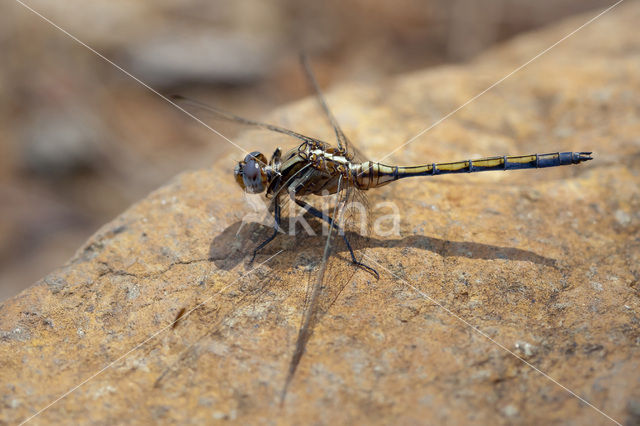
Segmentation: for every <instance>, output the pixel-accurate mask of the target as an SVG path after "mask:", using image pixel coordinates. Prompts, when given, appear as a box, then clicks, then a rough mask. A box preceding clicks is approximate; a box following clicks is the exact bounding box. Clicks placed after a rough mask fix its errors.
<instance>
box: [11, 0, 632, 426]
mask: <svg viewBox="0 0 640 426" xmlns="http://www.w3.org/2000/svg"><path fill="white" fill-rule="evenodd" d="M587 19H588V17H585V16H582V17H578V18H575V19H571V20H569V21H566V22H565V23H563V24H561V25H559V26H556V27H553V28H550V29H548V30H546V31H543V32H539V33H536V34H532V35H529V36H526V37H522V38H519V39H518V40H515V41H513V42H511V43H509V44H507V45H505V46H503V47H501V48H499V49H496V50H495V51H493V52H490V53H489V54H487V55H485V56H483V57H481V58H479V59H478V60H477V61H475V62H474V63H472V64H468V65H465V66H460V67H454V66H449V67H441V68H437V69H433V70H429V71H426V72H421V73H416V74H412V75H408V76H404V77H401V78H398V79H396V80H392V81H389V82H387V83H386V84H383V85H379V86H376V87H370V86H366V87H360V86H354V87H342V88H338V89H336V90H334V91H331V92H330V93H329V94H328V96H327V97H328V101H329V103H330V105H331V106H332V108H333V110H334V112H335V114H336V116H337V118H338V120H339V121H340V122H341V123H342V124H343V127H344V130H345V132H346V133H347V134H349V135H350V136H351V138H352V140H353V141H354V142H356V143H357V144H358V146H359V147H360V148H361V149H362V150H363V151H365V152H366V153H368V154H369V155H370V156H371V158H372V159H374V160H375V159H379V158H382V157H383V156H384V155H385V154H386V153H387V152H389V150H390V149H391V148H394V147H399V146H401V145H402V143H403V142H404V141H406V140H408V139H409V138H411V137H412V136H413V135H415V134H416V133H418V132H419V131H421V130H423V129H425V128H427V127H429V126H430V125H431V124H432V123H433V122H435V121H436V120H438V119H439V118H440V117H442V116H444V115H446V114H447V113H449V112H450V111H452V110H454V109H455V108H457V107H458V106H459V105H461V104H463V103H464V102H466V101H467V100H468V99H470V98H472V97H473V96H475V95H476V94H477V93H479V92H481V91H482V90H484V89H485V88H486V87H488V86H490V85H491V84H492V83H493V82H495V81H497V80H498V79H500V78H502V77H503V76H504V75H506V74H508V73H509V72H511V71H512V70H513V69H515V68H516V67H518V66H519V65H521V64H522V63H523V62H526V61H527V60H528V59H529V58H531V57H533V56H534V55H536V54H537V53H538V52H540V51H541V50H542V49H544V48H546V47H548V46H549V45H550V44H552V43H553V42H555V41H557V40H559V39H560V38H561V37H563V36H564V35H566V34H567V33H568V32H570V31H572V30H573V29H575V28H577V27H578V26H579V25H581V24H582V23H584V22H585V21H586V20H587ZM639 19H640V4H638V3H629V4H624V5H622V6H620V7H619V8H617V9H616V10H614V11H612V12H611V13H610V14H607V15H605V16H604V17H602V18H601V19H600V20H598V21H596V22H595V23H593V24H592V25H590V26H588V27H587V28H585V29H584V30H582V31H580V32H579V33H577V34H576V35H575V36H573V37H571V38H569V39H568V40H566V41H564V42H563V43H561V44H560V45H558V46H557V47H556V48H555V49H553V50H551V51H550V52H549V53H547V54H546V55H544V56H542V57H541V58H539V59H538V60H537V61H535V62H533V63H532V64H530V65H529V66H527V67H526V68H524V69H523V70H521V71H519V72H518V73H516V74H515V75H513V76H511V77H510V78H508V79H507V80H505V81H504V82H503V83H502V84H500V85H498V86H497V87H495V88H494V89H492V90H491V91H489V92H487V93H486V94H484V95H483V96H482V97H480V98H478V99H477V100H475V101H474V102H472V103H471V104H469V105H468V106H466V107H465V108H463V109H462V110H460V111H459V112H458V113H456V114H455V115H453V116H452V117H450V118H448V119H447V120H445V121H444V122H442V123H441V124H440V125H438V126H436V127H434V128H433V129H432V130H430V131H429V132H427V133H426V134H424V135H423V136H421V137H420V138H418V139H416V140H415V141H413V142H412V143H410V144H408V145H406V146H404V147H402V149H400V150H398V151H397V152H396V153H394V154H393V156H392V157H391V158H390V159H386V160H385V162H387V163H399V164H414V163H424V162H432V161H447V160H461V159H466V158H474V157H476V156H483V155H495V154H520V153H521V154H527V153H532V152H541V153H542V152H553V151H569V150H574V151H581V150H593V151H594V153H595V160H594V161H592V162H590V163H587V164H582V165H579V166H571V167H562V168H557V169H550V170H534V171H519V172H506V173H502V172H494V173H485V174H477V175H469V176H467V175H462V176H446V177H437V178H423V179H414V180H406V181H402V182H397V183H395V184H393V185H389V186H387V187H385V188H383V189H380V190H377V191H375V192H371V193H370V194H369V195H370V197H371V201H372V204H373V205H374V206H375V203H377V202H380V201H394V202H396V203H397V204H398V206H399V207H400V208H401V211H402V217H401V235H400V236H398V237H391V238H386V239H382V238H373V239H372V240H370V242H369V243H368V245H367V248H366V254H367V255H368V256H370V257H372V258H373V259H375V260H376V261H377V262H380V264H381V265H382V266H380V267H378V270H379V271H380V272H381V275H382V276H381V279H380V280H379V281H375V280H373V279H372V278H371V276H370V275H368V274H366V273H363V272H358V273H356V274H355V276H354V277H353V279H352V280H351V282H350V283H349V284H348V285H347V286H346V287H345V288H344V289H343V290H342V291H341V292H340V294H339V296H338V297H337V299H336V300H335V302H334V303H333V305H332V306H331V307H330V309H329V310H328V312H327V313H326V314H325V315H324V316H323V317H322V319H321V321H320V323H319V325H318V326H317V327H316V329H315V331H314V334H313V335H312V337H311V339H310V341H309V344H308V346H307V349H306V353H305V355H304V356H303V358H302V361H301V363H300V366H299V368H298V371H297V373H296V376H295V377H294V379H293V382H292V384H291V387H290V389H289V394H288V396H287V399H286V400H285V403H284V404H283V405H282V406H281V405H280V404H279V393H280V391H281V389H282V385H283V383H284V379H285V377H286V372H287V368H288V363H289V359H290V357H291V354H292V351H293V347H294V344H295V337H296V334H297V329H298V326H299V324H300V320H301V316H302V312H303V307H304V301H305V296H306V290H307V288H306V283H307V279H308V275H309V273H308V271H307V270H306V269H305V266H306V265H307V262H306V261H305V259H309V258H313V256H315V255H317V253H318V250H320V248H321V247H322V240H321V239H319V238H317V237H316V238H313V237H303V239H304V244H303V246H302V247H301V248H298V249H296V250H290V248H291V247H292V246H293V243H294V241H293V239H292V238H290V237H280V238H279V239H278V240H276V241H275V242H274V243H273V244H272V245H271V246H270V247H268V248H267V249H265V252H264V253H262V254H261V255H260V256H259V257H258V259H257V261H258V262H262V261H265V260H266V259H267V258H268V256H270V255H273V254H275V253H277V251H278V250H280V249H287V250H285V252H283V253H282V254H279V255H277V256H275V257H274V258H273V259H272V260H271V261H269V262H267V263H266V264H265V265H263V266H260V267H259V268H258V269H257V270H256V271H254V272H250V271H251V269H250V268H248V267H247V266H246V265H245V262H244V259H245V257H246V254H247V252H248V250H249V249H250V247H252V246H253V245H254V244H255V243H257V242H259V241H260V240H261V239H262V238H264V237H265V236H266V235H267V234H268V230H266V229H265V228H262V227H260V226H254V225H248V226H244V227H243V228H242V229H239V228H240V225H241V223H242V218H243V217H244V215H245V214H247V213H250V212H251V209H250V208H249V206H248V205H247V204H246V203H245V202H244V200H243V196H242V194H241V193H240V191H239V189H238V188H237V187H236V185H235V184H234V182H233V177H232V175H231V169H232V167H233V160H234V159H236V160H237V159H239V158H241V157H242V156H243V155H242V154H241V153H237V154H236V155H234V156H232V157H227V158H221V159H219V160H218V161H216V163H215V164H214V166H213V167H212V168H211V169H208V170H201V171H196V172H190V173H185V174H183V175H180V176H178V177H177V178H176V179H175V180H174V181H172V182H171V183H170V184H168V185H167V186H165V187H163V188H161V189H159V190H157V191H155V192H154V193H152V194H150V195H149V196H148V197H147V198H146V199H144V200H142V201H141V202H139V203H138V204H136V205H134V206H133V207H131V208H130V209H129V210H127V211H126V212H125V213H123V214H122V215H121V216H119V217H118V218H117V219H115V220H114V221H113V222H111V223H109V224H107V225H105V226H104V227H103V228H102V229H101V230H100V231H99V232H98V233H96V235H94V236H93V237H92V238H91V239H90V240H89V241H88V242H87V244H86V245H85V246H84V247H82V248H81V249H80V250H79V251H78V253H77V255H76V256H75V257H74V258H73V259H72V260H71V261H70V262H69V263H68V264H66V265H65V266H63V267H61V268H59V269H58V270H56V271H55V272H53V273H52V274H50V275H49V276H47V277H46V278H44V279H43V280H42V281H40V282H39V283H37V284H36V285H35V286H33V287H32V288H30V289H28V290H26V291H24V292H23V293H21V294H20V295H18V296H17V297H14V298H13V299H10V300H8V301H6V302H5V303H4V304H3V305H2V306H1V307H0V330H2V335H1V336H0V337H1V339H0V360H1V361H2V368H0V375H1V376H0V377H1V379H0V383H2V384H3V400H2V406H3V408H2V410H1V411H0V421H3V422H8V423H14V422H20V421H22V420H25V419H26V418H28V417H29V416H32V415H34V414H36V413H38V411H39V410H41V409H44V408H46V410H45V411H43V412H42V413H41V414H39V415H38V416H37V417H36V419H35V420H36V421H37V422H39V423H50V422H56V423H72V422H73V423H76V422H83V423H89V422H91V423H114V422H119V423H121V422H131V423H148V422H179V423H187V422H198V423H205V422H215V421H222V420H234V421H237V422H242V423H247V422H251V423H256V422H263V423H309V422H310V421H317V422H319V423H330V422H340V423H351V422H355V421H359V422H370V423H396V422H398V423H405V424H412V423H436V422H448V423H452V424H457V423H463V422H464V423H471V422H474V423H480V422H486V423H527V424H532V423H549V422H567V421H568V422H573V423H580V424H583V423H597V424H599V423H606V422H608V419H607V418H606V417H605V416H603V415H602V414H601V413H599V412H598V411H596V410H595V409H594V408H592V407H590V406H588V405H586V404H585V403H584V402H581V401H580V400H578V399H577V398H576V396H575V395H572V394H571V393H569V392H568V390H570V391H571V392H574V393H575V394H576V395H579V396H580V397H581V398H584V400H586V401H588V402H589V403H591V404H593V405H594V406H595V407H597V408H598V409H600V410H602V411H603V412H604V413H606V414H607V415H609V416H611V417H612V418H613V419H615V420H617V421H619V422H629V423H634V422H637V421H638V411H639V410H638V409H637V407H638V401H640V390H639V389H640V386H638V381H639V379H640V369H638V364H639V360H640V357H639V355H640V354H639V352H640V349H639V343H640V332H639V324H638V321H639V319H638V310H639V309H640V303H639V297H638V276H639V275H640V270H639V267H638V265H639V264H640V250H639V245H640V243H639V241H640V240H639V234H638V230H639V226H640V215H639V214H638V211H639V210H638V208H639V204H640V190H639V186H638V184H639V183H640V177H639V173H638V167H639V165H640V163H639V157H638V154H637V153H638V149H639V148H638V147H639V141H640V136H638V135H640V121H639V120H638V111H639V110H640V74H638V64H639V63H640V40H639V39H638V37H637V22H638V21H639ZM272 121H277V122H280V123H282V124H284V125H286V126H288V127H291V128H293V129H295V130H296V131H299V132H302V133H308V134H310V135H311V136H317V137H321V138H324V139H325V140H328V141H330V140H332V139H331V135H332V134H331V130H330V129H328V128H327V127H326V125H325V124H324V119H323V117H322V116H321V114H320V113H319V111H318V109H317V107H316V105H315V103H314V101H313V100H312V99H308V100H305V101H303V102H300V103H298V104H295V105H291V106H289V107H287V108H284V109H282V110H280V111H279V112H277V113H276V114H274V116H273V117H272ZM240 142H241V143H242V145H243V146H244V147H247V148H250V149H255V148H256V147H257V148H258V149H261V150H263V151H264V152H265V153H270V152H272V150H273V148H274V147H275V146H276V145H282V146H283V147H288V146H293V145H294V144H295V142H294V141H293V140H289V139H286V138H279V137H274V136H273V135H268V136H266V137H265V136H264V135H262V134H260V135H259V134H257V133H254V132H249V133H247V134H245V137H244V138H243V139H242V140H241V141H240ZM374 212H376V210H375V209H374ZM376 213H377V214H381V213H380V212H376ZM238 230H239V233H238V235H236V233H237V232H238ZM210 256H211V257H212V260H208V259H209V257H210ZM386 268H388V269H389V270H391V271H393V274H394V276H392V275H390V274H389V273H387V272H386ZM405 280H406V281H405ZM406 283H410V285H411V286H408V285H407V284H406ZM416 289H419V291H420V292H416V291H415V290H416ZM202 302H205V303H203V304H202V306H200V307H199V308H198V309H196V310H195V311H194V312H193V313H191V314H190V315H186V314H185V315H183V316H182V318H181V320H180V322H179V323H178V325H177V326H176V327H175V328H172V327H171V323H172V321H173V320H174V318H175V317H176V315H177V314H178V313H179V312H180V311H181V310H182V308H185V307H186V308H187V310H189V309H191V308H193V307H196V306H198V304H199V303H202ZM476 330H479V331H480V332H481V333H479V332H478V331H476ZM509 351H512V353H510V352H509ZM514 354H515V355H517V356H518V357H521V359H518V358H516V357H515V356H514ZM523 360H525V361H526V362H527V363H530V364H526V363H525V362H524V361H523ZM533 367H535V368H536V369H538V370H539V371H538V370H536V369H534V368H533ZM540 372H544V374H547V375H548V377H545V376H544V375H542V374H541V373H540ZM550 378H553V380H555V381H557V383H558V384H561V386H560V385H558V384H556V383H554V382H553V381H551V380H550ZM565 387H566V388H565ZM67 392H70V393H67ZM60 397H62V398H61V399H58V398H60ZM50 404H51V405H50Z"/></svg>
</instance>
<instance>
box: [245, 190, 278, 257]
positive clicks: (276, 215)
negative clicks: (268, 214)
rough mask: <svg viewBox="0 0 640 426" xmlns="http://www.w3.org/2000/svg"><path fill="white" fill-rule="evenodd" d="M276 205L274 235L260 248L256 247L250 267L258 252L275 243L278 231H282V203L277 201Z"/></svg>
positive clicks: (275, 201) (261, 244)
mask: <svg viewBox="0 0 640 426" xmlns="http://www.w3.org/2000/svg"><path fill="white" fill-rule="evenodd" d="M274 203H275V207H274V211H273V217H274V219H275V225H274V226H273V234H271V236H270V237H269V238H267V239H266V240H264V241H263V242H262V243H260V245H259V246H258V247H256V249H255V250H254V251H253V256H251V260H250V261H249V265H251V264H252V263H253V261H254V260H255V258H256V255H257V254H258V252H259V251H260V250H262V249H263V248H264V246H266V245H267V244H269V243H270V242H271V241H273V239H274V238H275V237H276V236H277V235H278V231H279V230H280V201H278V200H277V199H276V200H274Z"/></svg>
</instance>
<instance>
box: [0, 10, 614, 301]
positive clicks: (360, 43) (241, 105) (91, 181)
mask: <svg viewBox="0 0 640 426" xmlns="http://www.w3.org/2000/svg"><path fill="white" fill-rule="evenodd" d="M612 3H613V1H612V0H539V1H536V2H532V1H530V0H396V1H394V2H389V1H381V0H366V1H365V0H342V1H337V0H328V1H324V2H318V1H307V0H304V1H301V0H272V1H269V2H265V1H263V0H239V1H221V0H207V1H203V0H186V1H182V2H173V1H172V2H169V1H165V0H155V1H122V0H93V1H91V2H86V1H78V0H59V1H57V2H52V1H42V0H29V1H28V2H27V3H26V4H28V5H29V6H30V7H32V8H33V9H35V10H36V11H37V12H39V13H41V14H42V15H44V16H45V17H47V18H48V19H50V20H51V21H53V22H54V23H56V24H57V25H59V26H60V27H62V28H64V29H65V30H67V31H69V32H70V33H71V34H73V35H75V36H76V37H77V38H78V39H80V40H82V41H83V42H85V43H87V44H88V45H89V46H91V47H93V48H94V49H96V50H97V51H99V52H100V53H102V54H104V55H105V56H106V57H108V58H109V59H110V60H112V61H114V62H115V63H116V64H118V65H119V66H121V67H123V68H124V69H126V70H127V71H129V72H131V73H132V74H134V75H135V76H137V77H138V78H140V79H141V80H142V81H144V82H146V83H148V84H149V85H151V86H152V87H153V88H155V89H156V90H158V91H160V92H161V93H166V94H173V93H180V94H183V95H185V96H189V97H193V98H196V99H200V100H205V101H207V102H210V103H211V104H213V105H216V106H219V107H221V108H224V109H226V110H229V111H233V112H235V113H237V114H239V115H242V116H246V117H251V118H260V117H261V116H264V115H265V114H267V113H268V112H269V111H270V110H271V109H273V108H275V107H276V106H279V105H281V104H284V103H286V102H290V101H293V100H296V99H299V98H301V97H304V96H307V95H308V93H309V92H308V89H307V84H306V82H305V80H304V79H303V77H302V74H301V72H300V68H299V65H298V59H297V54H298V52H299V51H301V50H304V51H306V52H307V53H309V54H310V56H311V57H312V62H313V67H314V71H315V72H316V74H317V75H318V79H319V80H320V83H321V85H322V86H324V87H325V88H326V87H328V86H332V85H337V84H341V83H346V82H350V81H357V82H360V83H362V82H366V83H369V84H376V82H377V81H381V80H382V79H384V78H385V77H388V76H391V75H396V74H400V73H405V72H408V71H414V70H418V69H423V68H426V67H431V66H436V65H438V64H442V63H451V62H463V61H467V60H469V59H471V58H472V57H473V56H474V55H477V54H478V53H480V52H482V51H483V50H486V49H487V48H490V47H491V46H492V45H494V44H496V43H499V42H501V41H504V40H506V39H508V38H510V37H513V36H515V35H516V34H518V33H520V32H523V31H528V30H532V29H535V28H538V27H541V26H544V25H546V24H549V23H551V22H553V21H557V20H559V19H562V18H564V17H567V16H569V15H572V14H576V13H580V12H584V11H587V10H590V9H597V8H604V7H606V6H609V5H610V4H612ZM0 11H1V12H2V13H0V46H1V50H0V51H1V52H2V61H1V62H0V94H1V96H0V128H1V132H0V138H1V139H0V300H4V299H6V298H8V297H11V296H12V295H14V294H16V293H18V292H19V291H20V290H22V289H23V288H25V287H27V286H29V285H31V284H32V283H33V282H35V281H36V280H38V279H40V278H41V277H43V276H44V275H46V274H47V273H48V272H50V271H51V270H52V269H53V268H55V267H57V266H60V265H62V264H63V263H64V262H66V261H67V260H68V259H69V258H70V257H71V256H72V255H73V253H74V251H75V250H76V249H77V248H78V247H79V246H80V245H81V244H82V243H83V241H84V240H86V239H87V238H88V237H89V236H90V235H91V234H92V233H93V232H95V231H96V230H97V229H98V228H99V227H100V226H101V225H103V224H104V223H106V222H107V221H109V220H110V219H112V218H113V217H115V216H116V215H118V214H119V213H120V212H122V211H123V210H124V209H125V208H126V207H127V206H129V205H130V204H132V203H134V202H135V201H137V200H138V199H140V198H142V197H143V196H144V195H145V194H147V193H148V192H149V191H151V190H153V189H154V188H157V187H158V186H160V185H162V184H163V183H164V182H166V181H167V180H168V179H170V178H171V177H172V176H173V175H175V174H177V173H179V172H181V171H184V170H186V169H194V168H202V167H208V166H210V165H211V164H212V163H213V162H214V161H215V158H217V157H218V156H220V155H221V154H223V153H225V152H227V151H229V150H232V149H235V148H234V147H233V146H231V145H230V144H229V143H227V142H225V141H223V140H222V139H221V138H219V137H217V136H216V135H214V134H213V133H211V132H210V131H209V130H207V129H206V128H204V127H202V126H201V125H199V124H198V123H196V122H195V121H193V120H191V119H190V118H188V117H186V116H185V115H184V114H182V113H181V112H179V111H177V110H176V109H175V108H173V107H172V106H170V105H169V104H167V103H166V102H165V101H163V100H162V99H160V98H159V97H158V96H156V95H154V94H153V93H151V92H149V91H148V90H147V89H145V88H144V87H142V86H141V85H140V84H139V83H137V82H136V81H134V80H133V79H131V78H130V77H128V76H126V75H125V74H123V73H122V72H121V71H119V70H118V69H116V68H115V67H114V66H112V65H110V64H108V63H107V62H105V61H104V60H102V59H100V58H99V57H98V56H96V55H95V54H94V53H92V52H91V51H89V50H88V49H86V48H85V47H83V46H81V45H79V44H78V43H77V42H75V41H74V40H72V39H71V38H70V37H68V36H67V35H65V34H64V33H62V32H61V31H59V30H57V29H56V28H54V27H53V26H51V25H50V24H48V23H47V22H45V21H43V19H42V18H40V17H38V16H37V15H36V14H34V13H33V12H31V11H29V10H28V9H26V8H25V7H23V6H22V5H20V3H18V2H15V1H12V0H9V1H6V2H3V3H2V5H1V6H0ZM416 113H419V112H416ZM215 128H216V129H218V130H220V131H221V132H222V133H223V134H225V135H226V136H229V137H231V138H233V136H234V134H236V132H237V131H238V129H237V128H231V127H228V126H226V125H222V124H219V123H216V124H215ZM230 167H231V166H230Z"/></svg>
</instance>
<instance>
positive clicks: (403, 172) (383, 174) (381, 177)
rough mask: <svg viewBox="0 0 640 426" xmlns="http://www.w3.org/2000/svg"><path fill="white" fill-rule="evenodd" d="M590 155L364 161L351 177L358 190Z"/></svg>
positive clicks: (559, 163) (552, 163)
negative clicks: (412, 163) (421, 162)
mask: <svg viewBox="0 0 640 426" xmlns="http://www.w3.org/2000/svg"><path fill="white" fill-rule="evenodd" d="M591 159H592V157H591V153H590V152H554V153H550V154H531V155H519V156H508V155H505V156H501V157H489V158H480V159H477V160H463V161H456V162H453V163H431V164H424V165H421V166H387V165H385V164H380V163H374V162H371V161H367V162H364V163H361V164H358V165H356V166H355V167H354V168H353V169H352V174H353V176H354V180H355V181H356V183H357V185H358V186H359V187H360V188H361V189H369V188H376V187H379V186H383V185H386V184H388V183H389V182H393V181H395V180H398V179H403V178H408V177H414V176H435V175H444V174H449V173H475V172H484V171H489V170H518V169H540V168H545V167H557V166H566V165H569V164H579V163H581V162H583V161H588V160H591Z"/></svg>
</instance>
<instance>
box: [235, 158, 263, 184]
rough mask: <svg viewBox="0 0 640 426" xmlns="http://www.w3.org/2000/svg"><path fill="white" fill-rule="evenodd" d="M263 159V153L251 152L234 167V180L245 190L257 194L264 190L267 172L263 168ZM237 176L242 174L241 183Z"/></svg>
mask: <svg viewBox="0 0 640 426" xmlns="http://www.w3.org/2000/svg"><path fill="white" fill-rule="evenodd" d="M264 160H266V158H265V157H264V155H262V154H260V153H257V152H252V153H251V154H249V155H247V156H246V157H245V159H244V161H243V162H241V163H239V164H238V166H237V167H236V180H237V181H238V183H239V184H240V186H241V187H243V188H244V190H245V191H247V192H249V193H252V194H258V193H260V192H262V191H264V190H265V187H266V184H267V174H266V172H265V170H264V166H265V164H264ZM239 176H242V183H240V179H238V177H239Z"/></svg>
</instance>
